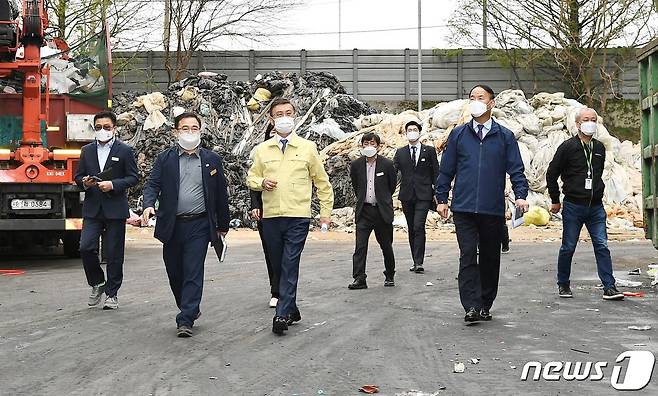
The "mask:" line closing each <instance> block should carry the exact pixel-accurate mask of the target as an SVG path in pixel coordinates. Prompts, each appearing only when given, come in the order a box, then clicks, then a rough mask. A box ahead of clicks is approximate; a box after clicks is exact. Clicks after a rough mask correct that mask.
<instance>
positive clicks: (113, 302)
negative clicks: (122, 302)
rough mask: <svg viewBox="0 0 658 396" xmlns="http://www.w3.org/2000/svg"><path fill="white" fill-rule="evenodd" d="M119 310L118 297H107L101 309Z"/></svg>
mask: <svg viewBox="0 0 658 396" xmlns="http://www.w3.org/2000/svg"><path fill="white" fill-rule="evenodd" d="M117 308H119V297H117V296H114V297H107V298H106V299H105V304H103V309H117Z"/></svg>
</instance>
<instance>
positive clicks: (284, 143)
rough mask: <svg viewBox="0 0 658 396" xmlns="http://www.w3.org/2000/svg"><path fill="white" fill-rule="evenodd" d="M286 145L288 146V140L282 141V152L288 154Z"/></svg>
mask: <svg viewBox="0 0 658 396" xmlns="http://www.w3.org/2000/svg"><path fill="white" fill-rule="evenodd" d="M286 144H288V139H281V152H282V153H285V152H286Z"/></svg>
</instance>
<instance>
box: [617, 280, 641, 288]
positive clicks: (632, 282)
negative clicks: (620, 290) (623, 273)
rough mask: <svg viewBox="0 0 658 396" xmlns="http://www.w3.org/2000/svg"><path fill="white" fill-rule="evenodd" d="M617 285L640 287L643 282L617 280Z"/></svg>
mask: <svg viewBox="0 0 658 396" xmlns="http://www.w3.org/2000/svg"><path fill="white" fill-rule="evenodd" d="M616 285H617V286H618V287H640V286H642V282H636V281H631V280H628V279H617V282H616Z"/></svg>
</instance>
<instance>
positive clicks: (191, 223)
mask: <svg viewBox="0 0 658 396" xmlns="http://www.w3.org/2000/svg"><path fill="white" fill-rule="evenodd" d="M174 128H175V134H176V137H177V138H178V144H177V145H176V146H174V147H171V148H169V149H167V150H165V151H163V152H162V153H160V155H158V158H157V159H156V160H155V163H154V164H153V170H152V171H151V175H150V176H149V180H148V181H147V182H146V185H145V186H144V208H145V209H144V213H143V215H142V221H143V222H144V223H146V222H148V219H149V217H150V216H152V215H154V214H155V209H154V208H155V202H156V201H158V212H157V222H156V224H155V237H156V238H157V239H159V240H160V241H161V242H162V243H163V244H164V246H163V252H162V253H163V254H162V256H163V258H164V263H165V267H166V269H167V276H168V277H169V285H170V287H171V291H172V293H173V294H174V299H175V300H176V306H177V307H178V309H179V310H180V312H179V313H178V315H177V316H176V329H177V335H178V337H191V336H192V327H193V326H194V321H195V320H197V319H198V318H199V316H201V311H200V310H199V305H200V304H201V294H202V291H203V264H204V261H205V259H206V253H207V252H208V243H209V242H213V243H216V242H218V241H219V240H220V239H221V238H223V237H224V236H225V235H226V233H227V232H228V223H229V211H228V192H227V189H226V178H225V177H224V169H223V167H222V158H221V157H220V156H219V155H217V154H216V153H214V152H212V151H210V150H207V149H205V148H202V147H200V145H201V119H200V118H199V116H197V115H196V114H194V113H182V114H180V115H178V116H177V117H176V118H175V119H174Z"/></svg>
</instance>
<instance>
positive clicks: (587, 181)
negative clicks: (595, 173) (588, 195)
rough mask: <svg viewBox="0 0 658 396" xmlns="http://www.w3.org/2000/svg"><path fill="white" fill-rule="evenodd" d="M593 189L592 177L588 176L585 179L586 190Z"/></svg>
mask: <svg viewBox="0 0 658 396" xmlns="http://www.w3.org/2000/svg"><path fill="white" fill-rule="evenodd" d="M591 189H592V179H591V178H589V177H588V178H587V179H585V190H591Z"/></svg>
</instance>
